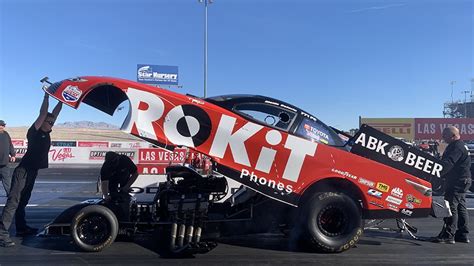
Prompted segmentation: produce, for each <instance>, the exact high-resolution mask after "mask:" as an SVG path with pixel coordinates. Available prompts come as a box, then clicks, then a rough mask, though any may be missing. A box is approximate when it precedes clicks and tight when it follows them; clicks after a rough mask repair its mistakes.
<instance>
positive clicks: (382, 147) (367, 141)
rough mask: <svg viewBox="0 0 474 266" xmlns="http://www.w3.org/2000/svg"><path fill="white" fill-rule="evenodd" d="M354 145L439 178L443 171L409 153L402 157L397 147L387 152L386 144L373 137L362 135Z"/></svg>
mask: <svg viewBox="0 0 474 266" xmlns="http://www.w3.org/2000/svg"><path fill="white" fill-rule="evenodd" d="M355 144H359V145H361V146H362V147H364V148H366V149H369V150H372V151H375V152H376V153H379V154H382V155H385V156H387V157H388V158H390V159H391V160H393V161H397V162H402V163H404V164H405V165H407V166H409V167H413V168H416V169H418V170H420V171H423V172H425V173H428V174H430V175H434V176H437V177H441V171H442V170H443V166H442V165H441V164H439V163H436V162H433V161H431V160H429V159H427V158H425V157H422V156H417V155H416V154H414V153H412V152H410V151H409V152H408V153H407V155H406V156H405V157H404V153H405V152H404V151H403V149H402V148H401V147H400V146H398V145H394V146H392V147H391V148H389V149H388V152H387V148H388V146H389V143H388V142H385V141H383V140H379V139H377V138H375V137H373V136H367V135H366V134H365V133H362V134H360V135H359V137H357V140H356V141H355Z"/></svg>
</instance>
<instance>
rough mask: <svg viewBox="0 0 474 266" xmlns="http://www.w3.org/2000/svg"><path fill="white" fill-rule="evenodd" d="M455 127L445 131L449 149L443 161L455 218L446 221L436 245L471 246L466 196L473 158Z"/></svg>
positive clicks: (445, 139) (450, 205)
mask: <svg viewBox="0 0 474 266" xmlns="http://www.w3.org/2000/svg"><path fill="white" fill-rule="evenodd" d="M460 138H461V137H460V135H459V130H458V129H457V128H456V127H453V126H448V127H446V128H445V129H444V130H443V139H444V141H445V142H446V143H448V144H449V145H448V147H446V150H445V151H444V153H443V157H442V160H443V161H444V162H446V164H447V165H448V171H447V173H446V175H445V176H444V178H445V182H446V183H445V184H446V186H445V193H444V198H445V199H446V200H447V201H448V202H449V207H450V208H451V212H452V214H453V215H452V216H451V217H447V218H445V219H444V227H443V230H442V231H441V233H440V234H439V235H438V237H436V238H435V239H434V242H437V243H447V244H454V243H455V242H463V243H469V242H470V241H469V238H468V234H469V221H468V219H469V214H468V212H467V208H466V192H467V191H468V189H469V187H470V186H471V182H472V179H471V171H470V167H471V158H470V157H469V152H468V149H467V147H466V145H465V144H464V142H463V141H462V140H460Z"/></svg>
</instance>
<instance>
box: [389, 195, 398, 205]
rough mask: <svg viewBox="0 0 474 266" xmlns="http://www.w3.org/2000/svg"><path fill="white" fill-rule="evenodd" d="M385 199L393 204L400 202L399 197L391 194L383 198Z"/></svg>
mask: <svg viewBox="0 0 474 266" xmlns="http://www.w3.org/2000/svg"><path fill="white" fill-rule="evenodd" d="M385 200H386V201H388V202H390V203H393V204H395V205H400V204H402V200H401V199H397V198H395V197H392V196H387V198H386V199H385Z"/></svg>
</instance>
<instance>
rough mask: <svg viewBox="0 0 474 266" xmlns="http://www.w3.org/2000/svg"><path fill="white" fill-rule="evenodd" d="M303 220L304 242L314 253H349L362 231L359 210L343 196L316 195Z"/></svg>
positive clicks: (302, 213) (302, 214)
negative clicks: (346, 251) (347, 251)
mask: <svg viewBox="0 0 474 266" xmlns="http://www.w3.org/2000/svg"><path fill="white" fill-rule="evenodd" d="M300 218H301V219H300V226H301V229H302V230H301V232H302V235H301V240H303V243H305V244H306V247H308V248H309V249H311V250H313V251H322V252H329V253H337V252H342V251H345V250H348V249H349V248H351V247H353V246H354V245H355V244H356V243H357V242H358V241H359V239H360V237H361V235H362V232H363V222H362V215H361V211H360V208H359V207H358V206H357V204H356V203H355V202H354V200H352V199H351V198H349V197H348V196H346V195H344V194H339V193H334V192H321V193H315V194H314V195H313V196H311V197H310V198H309V200H308V201H306V202H305V203H304V204H303V206H302V212H301V215H300Z"/></svg>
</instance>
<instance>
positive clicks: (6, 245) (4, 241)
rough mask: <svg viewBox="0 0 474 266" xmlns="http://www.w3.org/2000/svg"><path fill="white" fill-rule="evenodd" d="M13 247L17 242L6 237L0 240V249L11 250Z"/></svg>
mask: <svg viewBox="0 0 474 266" xmlns="http://www.w3.org/2000/svg"><path fill="white" fill-rule="evenodd" d="M13 246H15V242H13V240H11V238H10V237H8V236H4V237H3V238H0V247H4V248H9V247H13Z"/></svg>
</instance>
